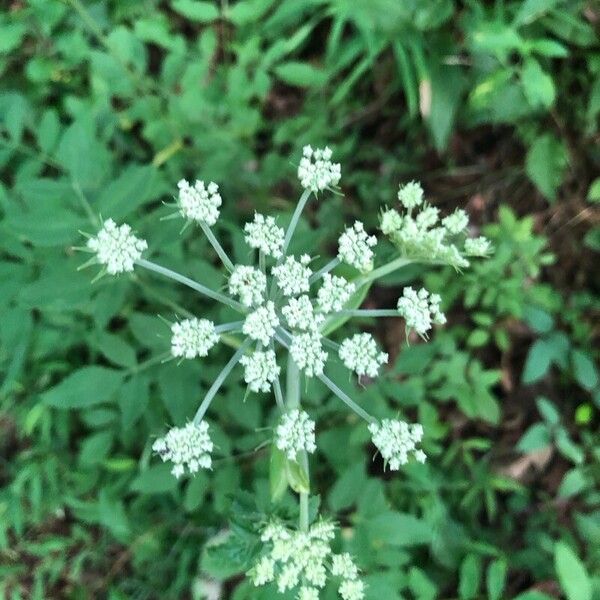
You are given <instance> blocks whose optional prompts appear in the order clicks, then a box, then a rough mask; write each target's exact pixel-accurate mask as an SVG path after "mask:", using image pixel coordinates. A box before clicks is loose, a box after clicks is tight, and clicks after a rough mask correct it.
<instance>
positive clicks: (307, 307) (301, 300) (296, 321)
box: [281, 295, 324, 331]
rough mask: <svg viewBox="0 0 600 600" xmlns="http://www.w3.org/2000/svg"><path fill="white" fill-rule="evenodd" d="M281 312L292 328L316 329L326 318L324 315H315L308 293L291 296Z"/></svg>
mask: <svg viewBox="0 0 600 600" xmlns="http://www.w3.org/2000/svg"><path fill="white" fill-rule="evenodd" d="M281 312H282V314H283V316H284V317H285V320H286V322H287V324H288V325H289V326H290V327H291V328H292V329H301V330H303V331H307V330H309V329H311V330H313V331H316V330H318V329H319V326H320V325H321V324H322V323H323V320H324V317H323V315H315V312H314V309H313V305H312V302H311V301H310V298H309V297H308V296H306V295H303V296H300V297H298V298H290V299H289V300H288V303H287V304H286V305H285V306H284V307H283V308H282V309H281Z"/></svg>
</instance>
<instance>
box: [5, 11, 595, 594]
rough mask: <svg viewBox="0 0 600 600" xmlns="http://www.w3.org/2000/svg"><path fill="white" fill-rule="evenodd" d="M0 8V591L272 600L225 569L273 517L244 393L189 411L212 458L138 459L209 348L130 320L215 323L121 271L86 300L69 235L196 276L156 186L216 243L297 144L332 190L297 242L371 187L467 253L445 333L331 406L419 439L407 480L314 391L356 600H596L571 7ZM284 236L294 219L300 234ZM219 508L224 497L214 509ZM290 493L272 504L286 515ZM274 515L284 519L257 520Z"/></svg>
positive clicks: (588, 218) (389, 329)
mask: <svg viewBox="0 0 600 600" xmlns="http://www.w3.org/2000/svg"><path fill="white" fill-rule="evenodd" d="M1 6H2V8H1V9H0V11H1V12H0V76H1V79H0V173H1V176H2V177H1V182H2V183H1V184H0V303H1V318H0V597H1V598H7V599H11V600H12V599H26V598H34V599H43V598H50V599H54V598H57V599H58V598H70V599H71V598H72V599H87V598H109V599H110V600H121V599H140V600H141V599H155V598H156V599H157V598H208V599H209V600H218V599H220V598H223V599H225V598H234V599H236V600H242V599H246V598H247V599H259V600H260V599H262V598H265V599H266V598H274V597H275V596H273V595H272V594H270V593H269V592H268V591H257V590H255V589H253V588H251V587H250V586H249V585H248V583H246V582H244V580H243V578H242V577H241V576H240V574H241V573H242V572H243V570H244V569H245V568H247V566H248V565H247V558H248V555H249V554H250V553H251V548H249V545H250V542H248V544H246V545H244V543H242V542H240V539H241V540H243V539H244V538H243V535H241V536H240V537H238V538H235V539H236V540H237V541H235V542H234V540H233V538H232V537H231V536H229V537H228V530H227V529H226V527H227V526H226V523H227V522H228V519H233V520H234V525H233V526H232V527H233V528H234V529H236V528H237V529H238V530H239V531H240V532H243V531H244V528H243V521H244V519H247V518H249V517H250V516H252V515H260V514H264V513H269V512H270V511H272V510H273V508H272V507H270V506H269V501H268V497H269V494H268V464H267V462H268V461H267V457H268V453H267V451H266V450H259V451H255V449H256V447H257V446H258V445H259V444H260V443H261V442H263V441H264V439H265V438H266V437H267V434H266V433H265V431H264V430H263V431H261V430H259V428H260V427H263V426H264V425H265V424H268V423H270V422H272V418H273V416H274V415H273V412H272V404H273V403H272V400H271V398H269V397H267V396H261V395H254V396H251V397H250V398H249V399H248V400H247V401H246V402H242V399H243V398H244V392H245V390H244V388H243V387H242V386H241V384H240V383H238V382H236V380H235V378H234V379H233V380H231V379H230V380H229V382H228V384H227V387H226V388H225V389H224V392H223V394H222V395H221V397H220V398H219V399H218V401H217V402H215V405H214V408H213V409H212V410H211V414H210V417H211V420H212V422H213V423H214V426H215V430H216V434H215V436H216V438H217V443H218V446H219V450H218V456H217V460H216V461H215V468H214V470H213V471H212V472H209V473H202V474H199V475H198V476H197V477H195V478H194V479H191V480H189V481H188V482H185V483H183V484H181V483H177V482H176V481H175V480H174V479H173V478H172V477H170V476H169V473H168V465H163V464H159V462H158V461H157V460H156V459H155V458H153V457H152V456H151V451H150V445H151V442H152V438H153V436H155V435H157V434H158V433H161V432H163V431H164V427H165V425H166V424H182V423H183V422H185V421H186V419H187V418H189V416H190V415H191V414H192V413H193V410H194V407H195V406H196V405H197V403H198V400H199V398H201V396H202V391H203V390H205V389H206V387H207V385H208V384H209V382H210V380H211V378H213V377H214V376H215V374H216V373H217V372H218V371H219V367H220V365H222V363H223V361H224V360H226V357H227V350H226V349H225V350H221V351H220V352H221V354H220V355H219V354H216V355H215V356H216V357H217V358H216V359H215V360H214V361H212V362H210V363H209V362H203V363H202V364H198V363H193V362H189V363H184V364H182V365H181V366H179V367H177V366H176V365H175V364H174V363H167V364H164V365H161V364H160V363H158V364H157V363H156V360H155V359H156V357H157V356H160V355H161V354H162V353H163V352H164V350H165V348H166V347H167V345H168V333H169V332H168V328H167V327H166V326H165V325H164V324H163V323H162V322H161V321H160V319H159V318H158V317H157V315H158V314H161V315H163V316H166V317H169V318H170V317H172V315H173V314H174V313H177V314H180V315H185V314H187V313H186V311H190V312H192V313H196V314H202V315H212V316H213V317H215V318H216V317H218V309H216V308H215V307H214V306H212V305H208V304H205V303H204V302H203V301H202V299H199V298H198V297H197V296H193V295H192V294H190V293H189V292H188V291H187V290H185V289H180V288H174V287H173V286H171V285H170V284H164V283H163V282H161V281H157V280H156V279H154V278H152V277H151V276H149V275H147V274H144V273H136V275H135V277H134V279H135V281H134V282H132V281H131V280H129V279H128V278H120V279H118V280H112V279H110V280H109V279H104V280H101V281H100V282H98V283H96V284H94V285H90V279H91V277H92V275H90V272H89V271H85V272H78V271H77V267H78V266H79V264H81V263H82V262H83V260H84V259H82V257H81V256H79V255H76V254H74V252H73V251H72V249H71V247H72V246H73V245H77V244H78V243H81V236H80V234H79V233H78V232H79V230H84V231H88V232H93V231H94V230H95V227H96V225H95V223H96V219H97V215H98V214H101V215H102V216H103V217H106V218H107V217H113V218H115V219H116V220H117V221H123V220H126V221H128V222H130V223H131V224H132V225H133V226H134V228H135V229H137V231H139V232H140V234H141V235H142V236H143V237H146V238H147V239H149V240H151V242H152V246H153V247H154V248H155V249H156V253H157V254H158V255H159V259H160V261H161V262H163V263H165V264H168V265H169V266H171V267H174V268H176V269H178V270H180V271H182V272H185V273H187V274H189V275H191V276H193V277H194V278H195V279H197V280H198V281H201V282H208V283H210V284H211V285H213V286H215V285H219V282H222V281H223V279H222V274H221V273H220V271H219V270H218V265H217V264H216V263H215V262H214V260H213V255H212V253H211V252H210V249H209V247H208V245H207V243H206V242H205V240H204V239H202V237H201V236H200V235H198V233H197V232H196V231H194V230H193V228H190V229H188V230H186V232H185V233H184V234H182V235H179V227H180V224H179V223H177V222H173V221H163V222H160V221H159V217H161V216H163V215H164V214H165V210H166V209H165V208H164V206H163V205H162V202H163V201H165V200H168V199H169V198H170V196H171V195H172V194H173V192H174V189H175V183H176V182H177V181H178V179H180V178H181V177H188V178H192V177H198V178H203V179H207V180H214V181H216V182H218V183H219V184H220V186H221V189H222V192H223V197H224V199H225V205H224V211H223V212H224V218H223V219H222V220H221V221H220V222H219V224H218V225H217V227H216V229H217V232H218V233H219V234H220V235H221V236H223V237H224V238H226V239H230V240H231V246H230V248H231V251H232V252H233V254H234V255H235V256H237V257H238V259H241V258H243V256H244V252H245V250H244V249H243V244H242V243H241V241H242V240H241V236H240V232H239V225H240V224H241V223H242V222H244V221H245V220H246V219H247V218H248V217H249V215H251V214H252V213H253V211H254V210H259V211H269V210H279V211H282V212H284V213H288V214H289V212H290V211H291V209H292V208H293V206H294V203H295V199H296V196H297V194H298V187H299V186H298V184H297V183H296V181H295V167H294V164H293V163H294V160H297V157H298V156H299V153H300V149H301V147H302V145H303V144H305V143H311V144H314V145H323V144H329V145H330V146H331V147H332V148H334V150H335V157H336V159H337V160H339V161H340V162H341V163H342V169H343V178H342V186H343V190H344V193H345V195H344V197H336V196H327V197H323V199H322V200H321V201H320V202H316V203H312V206H311V208H310V210H309V212H308V214H307V219H306V221H305V222H304V223H303V224H302V230H301V231H302V235H303V236H304V240H305V242H306V244H310V245H311V246H312V247H315V248H319V247H321V248H325V247H327V245H331V241H332V240H334V239H335V234H334V233H333V232H337V231H339V230H340V229H341V226H342V223H344V222H346V221H348V220H349V219H351V218H352V217H359V218H361V219H362V220H364V221H365V222H366V223H368V225H369V226H370V227H371V228H374V227H375V226H376V223H377V216H378V212H379V210H380V209H381V207H382V206H384V205H385V204H388V205H391V204H392V203H393V202H394V197H395V190H396V189H397V185H398V183H399V182H405V181H407V180H410V179H413V178H415V179H419V180H421V181H422V183H423V186H424V188H425V190H426V193H427V195H428V196H429V198H430V199H431V201H432V203H433V204H435V205H436V206H439V207H441V208H442V209H443V210H448V211H450V210H451V209H453V208H454V207H462V208H465V209H466V210H467V212H468V213H469V214H470V215H471V216H472V219H473V222H474V232H473V233H478V232H479V230H481V232H482V233H484V234H485V235H487V236H489V237H490V238H491V239H492V240H493V242H494V246H495V249H496V251H495V254H494V256H493V257H492V258H491V259H490V260H487V261H481V262H477V263H476V264H474V265H473V267H472V268H471V269H469V270H467V271H466V272H465V273H464V274H463V275H462V276H457V275H456V274H455V273H454V272H453V271H452V270H451V269H433V270H432V269H428V270H423V269H416V268H415V269H413V270H412V271H411V272H410V273H406V272H400V273H398V274H396V275H394V276H392V277H389V278H388V279H387V280H386V281H384V285H380V286H379V287H377V288H376V289H373V290H372V291H371V294H370V296H369V298H368V300H367V302H368V303H369V305H370V306H372V307H386V306H388V305H389V303H390V302H391V299H392V298H394V297H396V296H397V294H398V286H401V285H402V284H403V283H404V282H405V281H407V280H408V279H409V275H410V276H411V277H415V276H416V277H418V278H421V280H422V281H423V283H424V284H425V285H426V286H427V287H429V288H430V289H432V290H433V291H438V292H441V293H442V296H443V299H444V302H445V307H444V308H445V309H446V311H447V313H448V315H449V323H448V325H447V326H446V327H445V328H443V329H442V330H439V331H438V332H436V333H435V335H434V336H433V339H432V341H431V342H430V343H428V344H422V343H418V342H416V341H415V343H411V345H410V346H407V343H406V340H405V337H404V330H403V326H402V323H401V322H398V323H394V322H387V323H385V324H379V325H378V326H376V325H375V324H371V323H369V322H366V325H367V326H372V327H373V330H374V331H375V332H376V333H377V335H378V337H379V339H380V340H381V343H382V344H383V345H384V346H385V347H386V349H387V350H388V351H389V352H390V354H391V356H392V357H393V359H394V362H393V366H392V367H391V368H390V370H389V372H388V373H387V374H386V376H385V377H382V378H381V379H380V380H379V381H377V382H372V384H371V385H368V386H367V387H366V388H364V389H359V390H357V389H354V390H352V394H353V395H354V396H355V397H357V399H358V401H359V402H364V403H368V404H369V406H370V407H371V409H372V412H374V413H376V414H378V415H391V414H398V413H400V414H402V415H405V416H406V417H407V418H410V419H418V420H420V421H421V422H422V423H423V424H424V426H425V431H426V440H425V449H426V451H427V453H428V455H429V457H430V459H429V461H428V463H427V464H426V465H424V466H421V465H413V466H409V467H408V468H407V469H406V470H405V471H404V472H402V473H401V474H400V475H397V476H393V477H391V476H389V474H388V473H384V471H383V465H382V464H381V462H380V461H379V460H375V461H373V460H372V456H373V454H374V448H373V447H372V446H369V444H368V434H367V432H366V428H365V427H363V426H361V425H359V424H358V423H357V422H356V421H355V420H354V419H353V418H352V417H349V416H347V415H346V414H342V413H340V411H339V406H338V404H337V403H336V401H335V400H334V399H332V398H330V397H329V395H328V394H327V393H326V390H325V389H322V388H321V387H319V386H317V385H311V386H309V388H308V391H307V400H306V404H307V406H308V409H309V411H310V412H311V413H312V414H313V415H314V416H315V417H316V419H317V422H318V424H319V425H318V429H319V432H320V434H319V436H318V445H319V447H320V448H321V457H320V459H319V460H318V461H317V460H315V461H313V464H314V466H313V469H314V477H315V479H316V481H317V482H318V487H319V489H320V490H321V491H322V492H323V494H322V496H321V499H320V502H321V511H322V512H324V513H328V514H332V515H334V516H335V517H336V518H337V519H338V520H339V522H340V525H341V527H342V531H343V536H342V538H343V540H342V542H341V543H342V544H343V545H345V546H346V547H347V548H348V549H349V550H350V551H352V552H354V553H355V554H356V557H357V561H358V563H359V564H360V565H361V567H362V568H363V569H364V571H365V574H366V577H365V579H366V581H367V583H368V586H369V590H368V598H369V599H372V600H380V599H386V600H399V599H404V598H406V599H410V598H413V599H415V600H430V599H431V600H433V599H434V598H445V599H450V598H460V599H461V600H477V599H487V600H500V599H502V598H519V599H520V600H544V599H548V598H560V597H565V598H567V599H568V600H592V599H594V598H600V575H599V574H600V488H599V485H598V484H599V482H600V435H599V433H598V425H599V423H600V418H599V410H600V383H599V369H598V356H599V350H598V339H599V337H600V320H599V318H598V317H599V313H600V310H599V309H600V297H599V295H598V292H599V288H600V280H599V278H598V265H599V264H600V257H599V255H598V251H599V250H600V216H599V211H598V202H599V201H600V179H598V178H597V177H598V173H599V172H600V169H599V165H600V144H599V143H598V142H599V139H600V135H599V130H598V126H599V114H600V46H599V43H598V39H599V38H598V31H599V26H600V9H599V8H598V5H597V4H596V3H595V2H593V1H592V0H589V1H581V0H562V1H561V0H524V1H516V0H504V1H503V0H496V1H492V0H463V1H458V0H454V1H452V0H402V1H400V0H281V1H276V0H239V1H237V2H234V1H233V0H231V1H230V2H227V0H223V1H222V2H207V1H204V2H201V1H198V0H165V1H158V0H119V1H117V0H112V1H111V0H100V1H98V2H93V1H83V0H68V1H58V0H5V1H4V2H2V4H1ZM309 225H310V227H309ZM240 490H244V491H245V492H240ZM287 500H291V499H287ZM285 502H286V501H284V505H285Z"/></svg>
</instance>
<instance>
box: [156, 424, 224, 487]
mask: <svg viewBox="0 0 600 600" xmlns="http://www.w3.org/2000/svg"><path fill="white" fill-rule="evenodd" d="M152 450H153V451H154V452H156V453H157V454H159V455H160V457H161V458H162V460H163V462H166V461H171V462H172V463H173V469H172V470H171V473H173V475H175V477H177V478H178V479H179V477H181V475H183V474H184V473H185V471H186V469H187V470H188V471H189V472H190V473H191V474H194V473H197V472H198V470H199V469H210V467H211V464H212V460H211V457H210V453H211V452H212V450H213V443H212V441H211V439H210V436H209V435H208V423H206V421H201V422H200V423H199V424H198V425H195V424H194V423H188V424H187V425H185V426H184V427H173V428H172V429H170V430H169V431H168V432H167V435H166V436H165V437H163V438H159V439H157V440H156V441H155V442H154V444H152Z"/></svg>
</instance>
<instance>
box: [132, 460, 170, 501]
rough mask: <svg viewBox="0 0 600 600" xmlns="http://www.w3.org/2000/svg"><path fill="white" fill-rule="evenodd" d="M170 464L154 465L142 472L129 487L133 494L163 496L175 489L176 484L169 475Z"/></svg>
mask: <svg viewBox="0 0 600 600" xmlns="http://www.w3.org/2000/svg"><path fill="white" fill-rule="evenodd" d="M172 468H173V465H172V464H171V463H162V464H155V465H152V466H151V467H149V468H148V469H146V470H145V471H142V472H141V473H140V474H139V475H138V476H137V477H136V478H135V479H134V480H133V481H132V482H131V485H130V486H129V487H130V489H131V490H132V491H133V492H140V493H142V494H164V493H166V492H172V491H174V490H176V489H177V486H178V483H177V479H176V478H175V476H174V475H173V474H172V473H171V469H172Z"/></svg>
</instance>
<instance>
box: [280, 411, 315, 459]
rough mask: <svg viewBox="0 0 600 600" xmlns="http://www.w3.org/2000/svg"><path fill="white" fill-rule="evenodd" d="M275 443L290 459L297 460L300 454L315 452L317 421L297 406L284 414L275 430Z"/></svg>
mask: <svg viewBox="0 0 600 600" xmlns="http://www.w3.org/2000/svg"><path fill="white" fill-rule="evenodd" d="M275 444H276V445H277V447H278V448H279V449H280V450H282V451H283V452H285V453H286V454H287V456H288V458H289V459H290V460H297V457H298V454H299V453H300V452H302V451H303V450H304V451H305V452H311V453H312V452H314V451H315V450H316V449H317V446H316V445H315V422H314V421H312V420H311V418H310V417H309V416H308V413H306V412H304V411H303V410H298V409H297V408H296V409H294V410H291V411H290V412H289V413H287V414H285V415H283V417H282V419H281V422H280V423H279V425H278V426H277V430H276V432H275Z"/></svg>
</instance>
